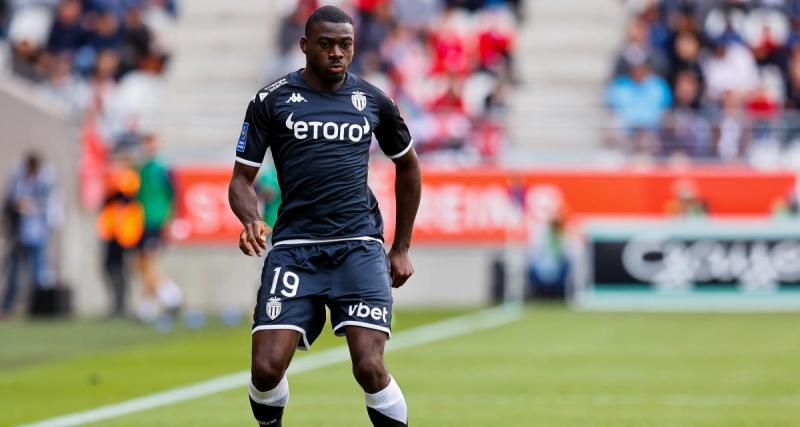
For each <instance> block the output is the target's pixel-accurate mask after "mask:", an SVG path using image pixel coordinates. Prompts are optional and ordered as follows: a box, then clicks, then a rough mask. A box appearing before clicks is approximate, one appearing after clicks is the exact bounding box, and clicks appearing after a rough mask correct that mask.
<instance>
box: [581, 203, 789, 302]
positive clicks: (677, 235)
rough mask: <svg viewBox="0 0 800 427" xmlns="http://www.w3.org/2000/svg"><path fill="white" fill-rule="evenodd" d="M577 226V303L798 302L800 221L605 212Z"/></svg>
mask: <svg viewBox="0 0 800 427" xmlns="http://www.w3.org/2000/svg"><path fill="white" fill-rule="evenodd" d="M581 228H582V230H583V233H582V234H583V236H584V237H585V245H586V247H585V249H586V252H585V257H584V263H583V268H584V270H583V271H582V273H581V274H580V275H579V278H578V279H579V283H578V285H579V286H578V288H577V290H576V293H575V301H576V302H577V303H578V304H579V305H583V306H586V307H603V308H613V307H617V308H693V307H696V308H701V307H702V308H711V307H719V308H726V307H728V308H753V309H756V308H758V309H765V308H773V309H774V308H791V307H800V221H790V220H768V219H764V218H756V219H735V220H734V219H730V220H720V219H688V220H664V219H650V220H644V219H641V220H631V219H628V220H625V221H620V220H607V219H606V220H593V221H586V222H585V223H584V224H583V225H582V227H581Z"/></svg>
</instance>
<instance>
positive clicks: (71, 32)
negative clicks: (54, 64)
mask: <svg viewBox="0 0 800 427" xmlns="http://www.w3.org/2000/svg"><path fill="white" fill-rule="evenodd" d="M81 19H82V5H81V2H80V1H79V0H65V1H64V2H62V3H61V4H60V5H59V6H58V9H57V11H56V18H55V20H54V21H53V25H52V27H50V35H49V37H48V39H47V51H48V52H49V53H51V54H56V55H57V54H62V53H67V54H72V53H74V52H75V51H76V50H77V49H78V48H79V47H80V46H81V45H82V44H83V43H84V42H85V41H86V39H87V37H88V33H87V31H86V29H85V28H84V27H83V23H82V22H81Z"/></svg>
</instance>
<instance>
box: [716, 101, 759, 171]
mask: <svg viewBox="0 0 800 427" xmlns="http://www.w3.org/2000/svg"><path fill="white" fill-rule="evenodd" d="M713 126H714V145H715V147H716V154H717V156H718V157H719V158H721V159H722V160H725V161H733V160H738V159H740V158H741V156H742V155H743V154H744V152H745V149H746V148H747V146H748V145H749V143H750V140H751V138H750V129H751V128H750V124H749V123H748V120H747V117H746V116H745V114H744V112H743V111H742V108H741V104H740V100H739V97H738V96H737V95H736V93H734V92H733V91H727V92H725V93H724V94H723V96H722V101H721V111H720V113H719V114H718V115H717V116H716V118H715V122H714V125H713Z"/></svg>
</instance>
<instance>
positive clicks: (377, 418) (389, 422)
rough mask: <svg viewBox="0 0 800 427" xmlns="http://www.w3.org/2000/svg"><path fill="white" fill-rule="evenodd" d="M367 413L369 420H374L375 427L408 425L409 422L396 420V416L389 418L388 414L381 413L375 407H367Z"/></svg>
mask: <svg viewBox="0 0 800 427" xmlns="http://www.w3.org/2000/svg"><path fill="white" fill-rule="evenodd" d="M367 414H369V420H370V421H372V425H373V426H374V427H407V426H408V424H405V423H402V422H400V421H397V420H395V419H394V418H389V417H387V416H386V415H383V414H381V413H380V412H378V411H377V410H375V409H372V408H370V407H367Z"/></svg>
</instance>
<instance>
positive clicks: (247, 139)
mask: <svg viewBox="0 0 800 427" xmlns="http://www.w3.org/2000/svg"><path fill="white" fill-rule="evenodd" d="M266 108H267V106H266V103H264V102H262V101H260V100H259V98H258V96H256V97H255V98H253V101H251V102H250V103H249V104H248V105H247V112H246V113H245V116H244V122H243V123H242V130H241V131H240V132H239V140H238V142H237V143H236V161H237V162H239V163H243V164H245V165H248V166H255V167H260V166H261V162H262V161H263V160H264V156H265V155H266V153H267V148H269V120H268V117H267V111H266Z"/></svg>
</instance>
